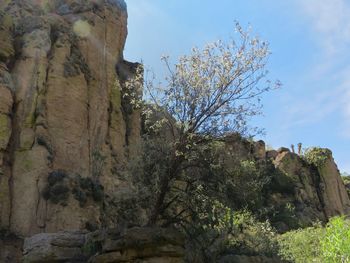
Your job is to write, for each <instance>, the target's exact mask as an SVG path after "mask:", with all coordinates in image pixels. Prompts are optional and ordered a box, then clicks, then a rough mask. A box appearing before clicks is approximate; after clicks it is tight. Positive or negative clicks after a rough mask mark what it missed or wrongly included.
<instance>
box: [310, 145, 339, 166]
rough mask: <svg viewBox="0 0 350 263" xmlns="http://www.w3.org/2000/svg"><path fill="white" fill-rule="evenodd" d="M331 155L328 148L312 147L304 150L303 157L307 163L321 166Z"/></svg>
mask: <svg viewBox="0 0 350 263" xmlns="http://www.w3.org/2000/svg"><path fill="white" fill-rule="evenodd" d="M331 156H332V152H331V151H330V150H329V149H325V148H320V147H312V148H309V149H307V150H306V152H305V155H304V158H305V160H306V161H307V162H308V163H309V164H312V165H314V166H316V167H318V168H321V167H322V166H323V165H324V163H325V162H326V160H327V159H329V158H330V157H331Z"/></svg>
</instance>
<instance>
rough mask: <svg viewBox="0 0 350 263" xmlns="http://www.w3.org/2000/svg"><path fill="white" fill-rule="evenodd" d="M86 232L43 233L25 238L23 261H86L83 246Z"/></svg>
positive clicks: (28, 262)
mask: <svg viewBox="0 0 350 263" xmlns="http://www.w3.org/2000/svg"><path fill="white" fill-rule="evenodd" d="M84 244H85V233H82V232H59V233H53V234H48V233H41V234H37V235H34V236H32V237H30V238H26V239H25V240H24V246H23V262H25V263H39V262H52V263H55V262H86V261H87V258H86V257H85V256H84V255H83V252H82V247H83V245H84Z"/></svg>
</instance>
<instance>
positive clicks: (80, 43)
mask: <svg viewBox="0 0 350 263" xmlns="http://www.w3.org/2000/svg"><path fill="white" fill-rule="evenodd" d="M1 8H2V9H1V10H4V8H6V15H4V13H3V12H0V20H1V21H2V23H1V26H0V79H1V82H0V124H1V125H0V158H1V161H0V165H1V166H0V169H1V173H2V175H1V176H0V190H1V195H0V208H1V212H0V215H1V217H0V218H1V221H0V227H1V226H6V227H8V225H10V226H11V230H12V231H13V232H15V233H17V234H20V235H22V236H28V235H32V234H35V233H40V232H43V231H52V232H56V231H59V230H65V229H83V228H85V227H86V224H87V223H91V222H93V223H96V224H97V225H99V224H101V222H102V219H101V216H102V210H101V209H102V208H101V204H100V203H101V202H100V201H94V200H92V199H91V198H90V199H89V200H88V201H86V204H85V201H84V202H83V201H81V200H85V199H84V198H86V197H84V195H83V194H84V193H80V192H78V193H77V192H74V191H77V190H76V189H75V188H76V184H77V182H76V181H75V180H73V179H72V178H74V177H75V176H79V178H90V179H91V180H93V181H94V182H96V183H98V184H102V187H103V188H104V192H105V194H106V195H108V196H113V195H115V193H118V190H119V189H120V188H121V187H122V188H123V189H126V188H127V187H128V184H127V183H126V182H121V180H120V179H119V178H118V177H117V175H116V174H115V172H116V171H120V170H121V169H122V168H123V167H124V166H125V162H126V160H127V155H128V154H127V153H128V150H127V148H128V147H129V145H133V146H135V147H136V144H137V143H138V137H139V133H140V124H139V123H138V119H139V113H131V115H132V116H134V117H132V118H128V116H126V115H124V114H125V113H123V110H122V97H121V92H120V90H119V89H116V88H115V87H116V86H115V83H118V82H119V83H121V82H122V80H120V79H119V76H118V75H117V72H116V65H117V64H118V63H120V62H121V61H122V60H123V59H122V58H123V48H124V45H125V41H126V35H127V28H126V24H127V21H126V20H127V13H126V6H125V3H124V1H122V0H116V1H102V0H97V1H80V0H63V1H50V2H48V3H47V4H42V5H41V4H40V3H38V2H37V1H24V2H23V1H22V2H21V1H20V2H18V3H17V2H14V3H12V4H11V5H9V2H6V3H5V2H4V3H3V2H1ZM1 10H0V11H1ZM53 13H55V15H52V14H53ZM14 30H15V31H14ZM14 32H15V33H16V34H15V35H16V41H13V38H12V36H13V33H14ZM14 42H16V43H21V45H18V46H16V49H15V48H14ZM15 53H16V54H15ZM9 68H10V70H9ZM128 74H129V75H130V77H132V75H133V74H134V72H133V71H130V72H128ZM11 92H12V93H13V95H14V98H15V99H16V101H15V105H16V106H15V107H13V102H12V94H11ZM13 109H14V110H15V111H14V112H12V110H13ZM126 120H130V122H129V123H127V122H126ZM12 124H13V125H12ZM127 129H128V134H129V136H128V134H127ZM11 138H12V139H11ZM10 139H11V140H12V141H10ZM5 164H6V165H5ZM8 164H11V166H10V165H8ZM57 170H64V171H65V172H66V173H67V174H68V175H69V178H70V179H69V180H68V181H69V183H68V185H67V186H66V188H64V189H63V190H64V191H68V192H67V196H68V198H67V200H65V202H62V203H54V202H52V201H50V200H46V199H45V198H44V195H45V189H46V188H47V186H48V184H49V182H48V175H49V174H50V173H51V172H52V171H57ZM9 182H11V183H9ZM67 189H68V190H67ZM61 190H62V189H61ZM126 192H127V191H126ZM9 193H13V194H12V195H11V196H10V194H9ZM79 195H83V196H82V197H81V196H79ZM79 198H82V199H81V200H80V201H79V200H78V199H79ZM82 204H84V205H82ZM10 206H11V211H9V207H10ZM10 214H11V217H10ZM9 218H11V222H9ZM114 220H117V218H114ZM108 222H109V221H108Z"/></svg>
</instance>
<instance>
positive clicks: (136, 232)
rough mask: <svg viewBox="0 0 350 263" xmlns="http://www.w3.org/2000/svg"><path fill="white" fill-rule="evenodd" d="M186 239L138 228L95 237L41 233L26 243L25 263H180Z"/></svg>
mask: <svg viewBox="0 0 350 263" xmlns="http://www.w3.org/2000/svg"><path fill="white" fill-rule="evenodd" d="M183 257H184V237H183V235H182V234H180V233H179V232H177V231H176V230H173V229H162V228H155V227H145V228H141V227H134V228H130V229H126V230H123V231H118V230H115V229H104V230H100V231H96V232H92V233H86V232H85V233H84V232H67V231H65V232H58V233H52V234H49V233H41V234H37V235H34V236H32V237H30V238H27V239H25V241H24V251H23V262H26V263H38V262H50V263H55V262H91V263H107V262H110V263H112V262H113V263H118V262H148V263H151V262H154V263H156V262H166V263H180V262H183Z"/></svg>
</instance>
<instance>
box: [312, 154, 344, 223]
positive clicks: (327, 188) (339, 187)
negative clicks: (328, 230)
mask: <svg viewBox="0 0 350 263" xmlns="http://www.w3.org/2000/svg"><path fill="white" fill-rule="evenodd" d="M318 171H319V174H320V176H321V183H320V184H321V190H322V191H321V193H322V197H323V200H324V209H325V213H326V215H327V217H328V218H330V217H333V216H336V215H344V214H349V212H350V200H349V196H348V194H347V191H346V188H345V186H344V183H343V180H342V179H341V176H340V173H339V170H338V168H337V165H336V164H335V162H334V159H333V157H332V156H329V158H327V160H326V161H325V163H324V164H323V165H322V167H320V168H318Z"/></svg>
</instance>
